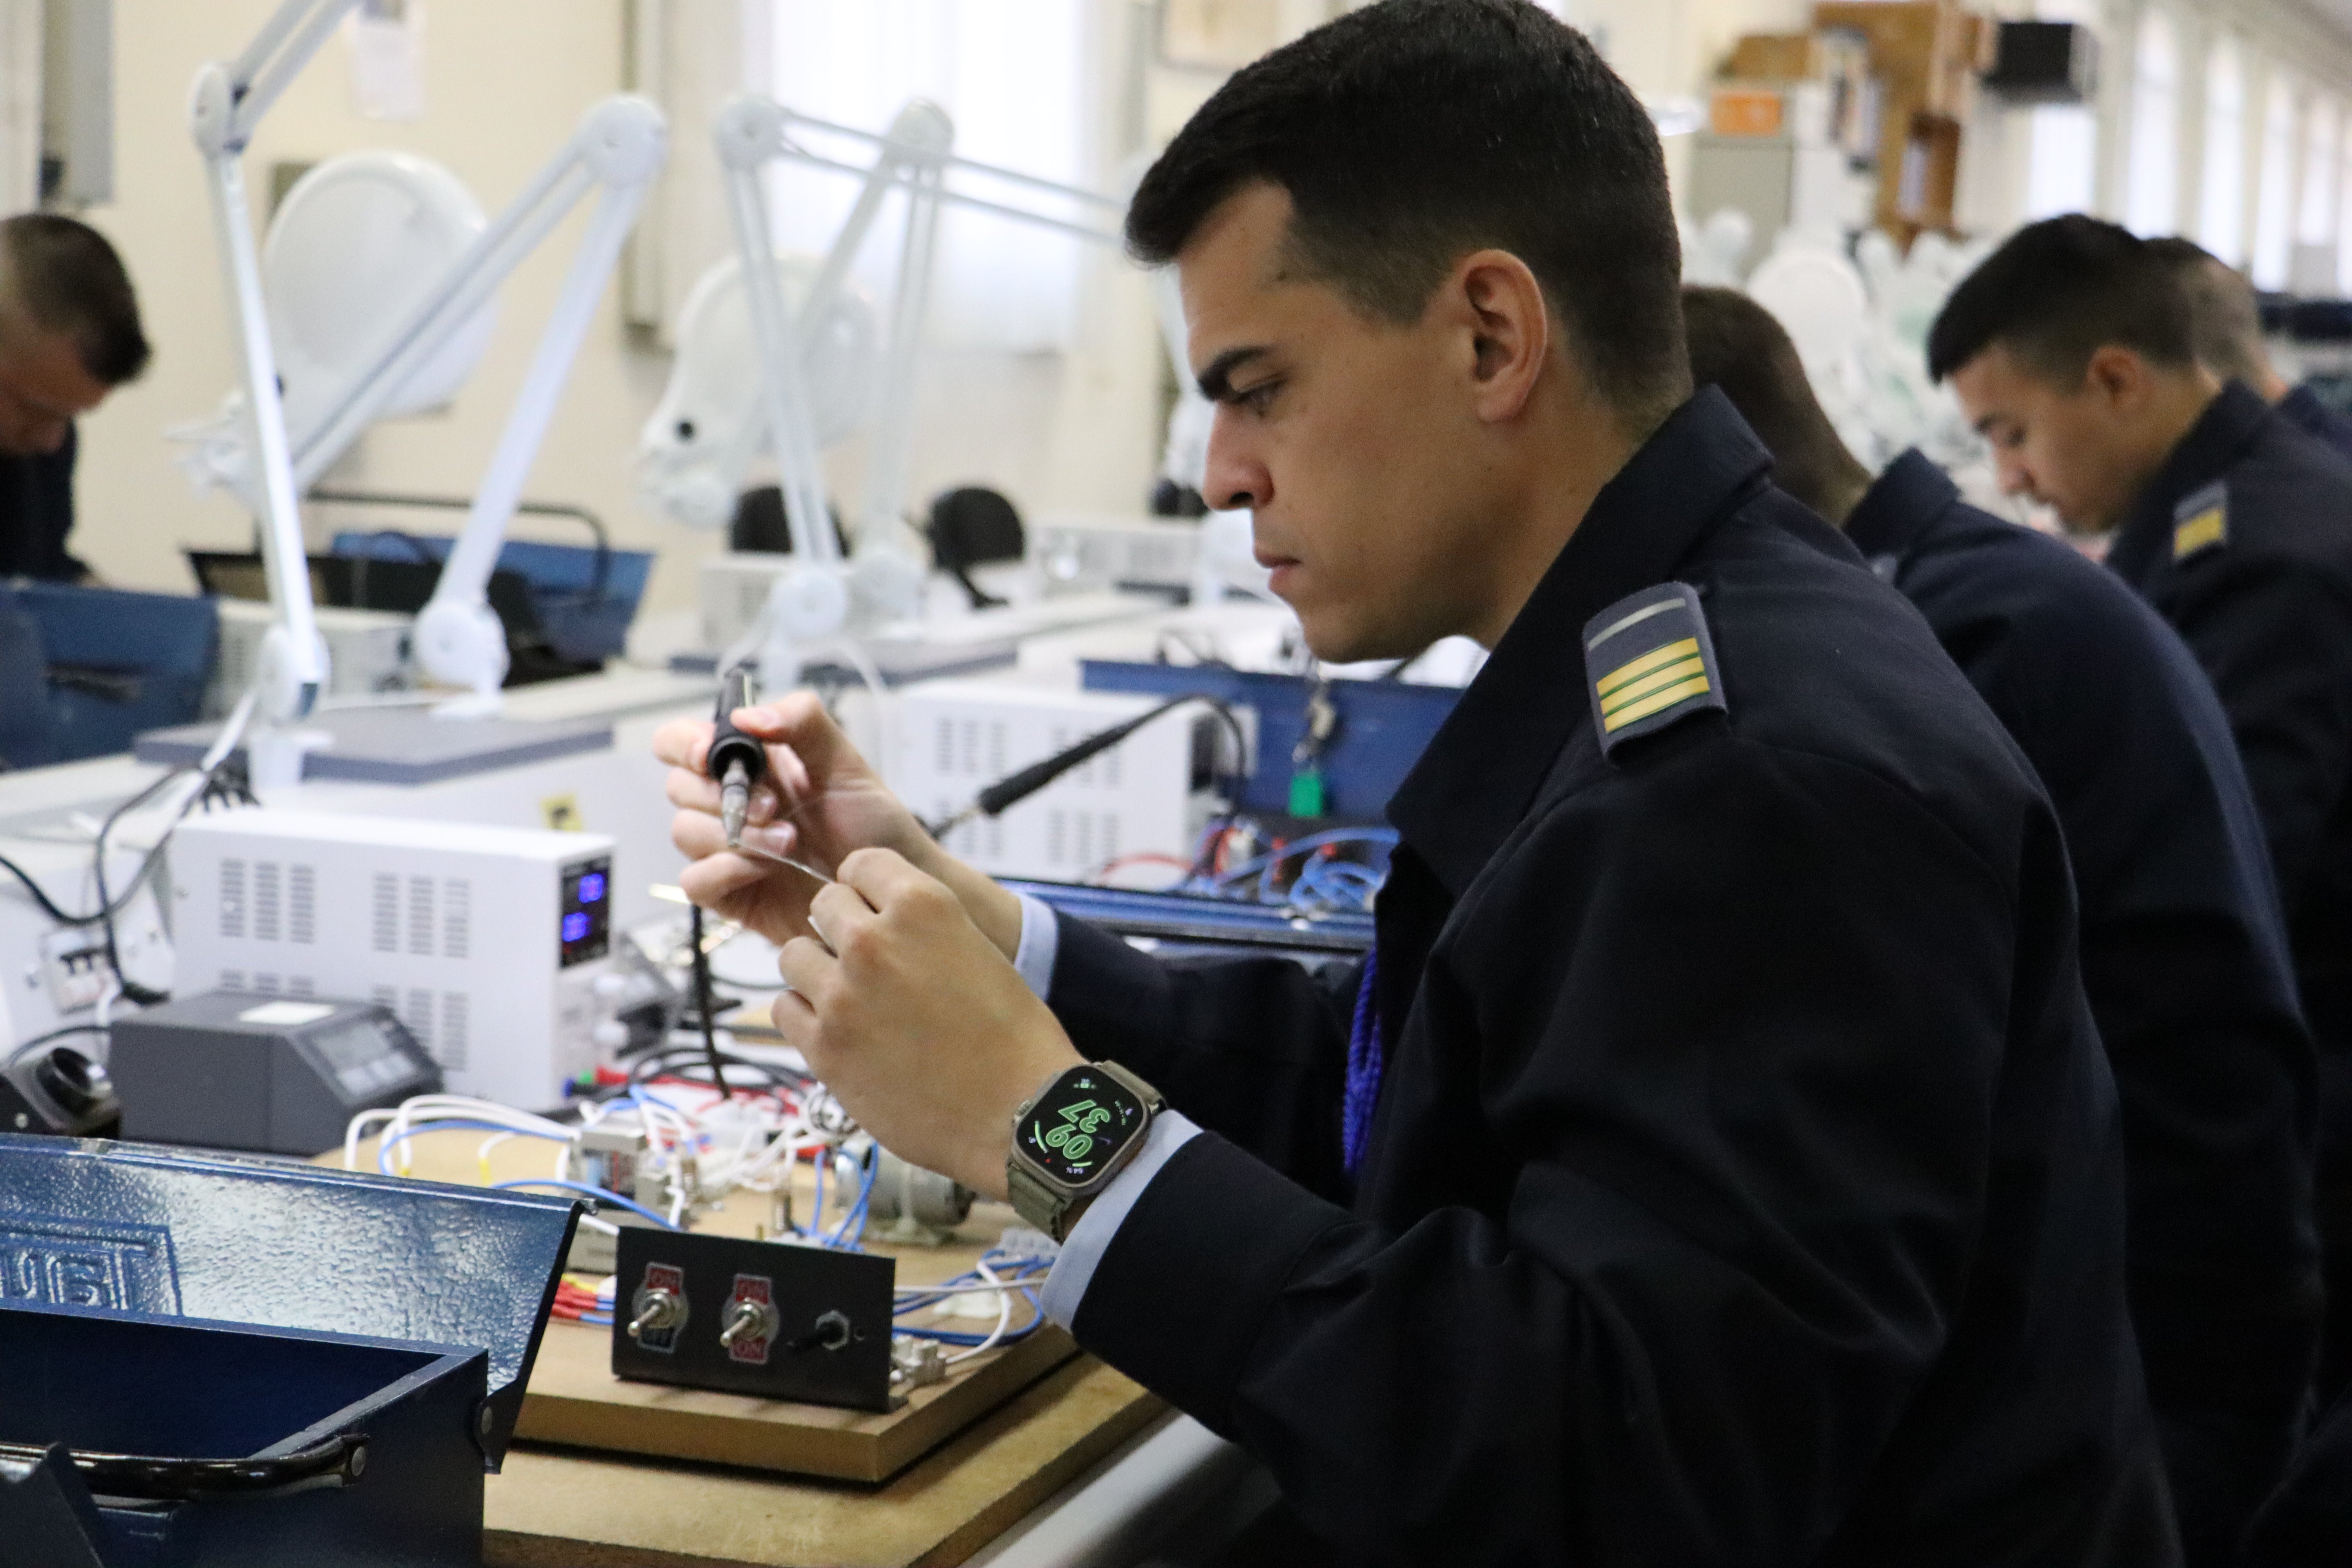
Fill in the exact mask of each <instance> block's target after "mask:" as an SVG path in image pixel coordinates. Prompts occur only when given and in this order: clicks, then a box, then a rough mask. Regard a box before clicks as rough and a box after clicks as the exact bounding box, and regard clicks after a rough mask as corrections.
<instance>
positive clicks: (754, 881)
mask: <svg viewBox="0 0 2352 1568" xmlns="http://www.w3.org/2000/svg"><path fill="white" fill-rule="evenodd" d="M772 870H773V868H772V867H770V866H768V865H766V864H764V863H762V862H761V861H758V860H753V859H751V858H747V857H745V856H741V855H738V854H735V853H734V852H733V851H731V850H729V849H726V848H724V847H722V848H720V849H719V850H717V851H716V852H714V853H712V854H710V855H708V856H705V857H704V858H701V859H698V860H697V861H695V862H694V864H693V865H691V866H688V867H687V868H685V869H684V870H682V871H680V872H678V874H677V886H678V890H679V891H681V892H683V893H684V894H685V895H686V896H687V897H688V898H689V899H691V900H694V901H695V902H696V903H698V904H700V905H701V906H702V907H703V908H704V909H706V910H707V909H711V908H713V907H715V906H717V905H719V904H722V903H724V902H726V901H727V900H730V899H731V898H733V897H734V896H735V895H736V894H738V893H740V892H743V891H744V890H745V889H750V888H753V887H757V886H758V885H759V884H760V883H761V882H764V881H766V880H767V879H768V878H769V876H770V875H771V874H772Z"/></svg>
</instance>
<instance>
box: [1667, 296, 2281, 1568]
mask: <svg viewBox="0 0 2352 1568" xmlns="http://www.w3.org/2000/svg"><path fill="white" fill-rule="evenodd" d="M1683 312H1684V320H1685V323H1686V326H1687V329H1688V333H1689V340H1690V356H1691V378H1692V380H1693V381H1694V382H1696V383H1697V384H1700V385H1706V384H1714V385H1716V386H1717V387H1719V388H1720V389H1721V390H1722V391H1723V393H1724V395H1726V396H1727V397H1729V398H1730V399H1731V402H1732V405H1733V406H1734V407H1736V408H1738V410H1739V412H1740V414H1741V416H1744V417H1745V418H1746V419H1747V421H1748V424H1749V425H1750V426H1753V427H1754V428H1755V430H1756V433H1757V435H1758V436H1759V437H1761V438H1762V439H1763V441H1764V444H1765V445H1766V446H1767V447H1769V448H1771V451H1772V461H1773V476H1774V479H1776V480H1777V482H1778V483H1779V484H1780V487H1781V488H1782V489H1786V490H1788V491H1789V493H1790V494H1791V495H1793V496H1795V497H1796V498H1797V499H1798V500H1801V501H1803V502H1804V503H1805V504H1807V505H1808V506H1810V507H1811V508H1812V509H1813V510H1815V511H1818V512H1820V513H1821V514H1822V516H1823V517H1825V518H1827V519H1828V520H1829V521H1831V522H1833V523H1835V524H1837V525H1839V526H1840V527H1841V528H1843V530H1844V531H1845V535H1846V538H1847V539H1848V540H1849V541H1851V542H1853V545H1854V547H1855V548H1856V549H1858V550H1860V551H1861V552H1863V556H1864V560H1865V561H1867V562H1868V563H1869V564H1870V567H1871V569H1872V570H1873V571H1874V572H1875V573H1876V574H1878V575H1879V576H1880V577H1882V578H1884V579H1885V581H1887V582H1890V583H1892V584H1895V587H1896V588H1897V589H1899V590H1901V592H1902V593H1903V595H1904V596H1905V597H1906V598H1908V599H1909V600H1910V601H1911V602H1912V603H1913V604H1914V605H1917V606H1918V608H1919V611H1920V613H1921V614H1922V615H1924V616H1926V617H1927V625H1928V626H1930V627H1931V628H1933V630H1934V631H1935V633H1936V637H1937V641H1939V642H1941V643H1942V644H1943V645H1944V647H1945V650H1946V651H1947V652H1948V653H1950V654H1951V656H1952V657H1953V658H1954V659H1955V660H1956V661H1957V662H1958V664H1959V666H1960V668H1961V671H1962V672H1963V673H1964V674H1966V675H1967V676H1968V678H1969V683H1970V684H1971V685H1973V686H1975V688H1976V689H1977V690H1978V692H1979V694H1981V695H1982V696H1983V698H1984V700H1985V701H1986V702H1987V703H1988V704H1989V705H1990V707H1991V709H1992V710H1993V712H1994V714H1995V715H1996V716H1998V717H1999V718H2000V721H2001V723H2002V725H2003V726H2004V727H2005V728H2007V730H2008V731H2009V732H2010V734H2011V735H2012V736H2013V737H2015V739H2016V741H2017V743H2018V746H2019V748H2020V749H2021V750H2022V751H2023V752H2025V755H2026V760H2027V761H2029V762H2031V763H2032V764H2033V767H2034V771H2035V772H2036V773H2039V774H2040V775H2041V777H2042V784H2043V786H2044V787H2045V788H2046V789H2048V791H2049V792H2050V798H2051V801H2052V804H2053V805H2056V806H2057V808H2058V818H2059V821H2060V822H2061V823H2062V824H2063V826H2064V827H2065V830H2066V845H2067V850H2068V854H2069V856H2070V858H2072V860H2073V863H2074V886H2075V890H2076V895H2077V897H2078V898H2079V899H2080V900H2081V905H2082V908H2081V911H2080V917H2081V921H2082V949H2083V985H2084V991H2085V992H2086V993H2087V994H2088V995H2089V998H2090V1004H2091V1012H2092V1015H2093V1016H2094V1017H2095V1018H2096V1019H2097V1021H2098V1025H2099V1034H2100V1037H2101V1039H2102V1041H2103V1042H2104V1043H2105V1047H2106V1050H2107V1060H2108V1062H2109V1064H2110V1065H2111V1066H2112V1067H2113V1068H2114V1069H2115V1075H2116V1089H2117V1094H2118V1098H2119V1099H2120V1100H2121V1102H2122V1106H2123V1130H2124V1172H2125V1176H2126V1189H2127V1192H2128V1194H2129V1201H2128V1203H2127V1204H2126V1209H2127V1212H2128V1215H2129V1225H2130V1229H2129V1231H2128V1234H2127V1242H2126V1251H2125V1257H2126V1268H2127V1270H2128V1280H2129V1286H2128V1290H2129V1296H2130V1300H2131V1312H2132V1321H2133V1326H2134V1328H2135V1330H2136V1331H2137V1335H2138V1338H2139V1348H2140V1360H2141V1363H2142V1365H2143V1366H2144V1367H2145V1368H2146V1369H2147V1384H2148V1398H2149V1403H2150V1404H2151V1405H2154V1407H2155V1410H2156V1416H2157V1425H2158V1433H2159V1436H2161V1438H2162V1440H2163V1443H2164V1450H2165V1466H2166V1470H2167V1473H2168V1475H2169V1477H2170V1479H2171V1481H2172V1497H2173V1503H2174V1507H2175V1510H2176V1512H2177V1513H2178V1515H2179V1521H2180V1532H2181V1540H2182V1543H2183V1546H2184V1548H2185V1552H2186V1556H2187V1559H2188V1561H2189V1563H2190V1564H2192V1565H2200V1564H2210V1565H2212V1568H2221V1565H2223V1564H2229V1563H2235V1562H2236V1561H2237V1558H2238V1545H2239V1542H2240V1539H2241V1538H2242V1535H2243V1534H2244V1531H2245V1528H2246V1525H2247V1522H2248V1521H2249V1520H2251V1519H2252V1515H2253V1512H2254V1510H2255V1509H2256V1508H2258V1507H2259V1506H2260V1505H2261V1503H2262V1501H2263V1499H2264V1498H2265V1497H2267V1496H2268V1495H2269V1493H2270V1492H2271V1490H2272V1489H2273V1488H2274V1487H2275V1486H2277V1485H2278V1483H2279V1481H2280V1480H2281V1479H2282V1478H2283V1477H2284V1474H2285V1470H2286V1465H2287V1461H2288V1458H2289V1456H2290V1455H2291V1454H2292V1453H2293V1451H2294V1443H2295V1438H2296V1436H2297V1434H2298V1433H2299V1432H2300V1431H2301V1429H2302V1425H2303V1419H2304V1408H2305V1400H2306V1398H2307V1396H2308V1394H2309V1391H2310V1386H2311V1373H2312V1363H2313V1358H2314V1355H2315V1352H2316V1350H2317V1348H2318V1341H2319V1313H2320V1292H2319V1251H2318V1246H2317V1243H2316V1241H2315V1237H2314V1236H2313V1234H2312V1223H2311V1137H2312V1134H2311V1122H2312V1107H2313V1097H2314V1092H2315V1090H2314V1087H2313V1073H2314V1066H2313V1060H2312V1047H2311V1039H2310V1036H2309V1034H2308V1033H2307V1032H2306V1031H2305V1027H2304V1022H2303V1016H2302V1013H2301V1011H2300V1009H2299V1008H2298V1007H2297V1005H2296V1002H2295V993H2294V970H2293V967H2292V962H2291V959H2290V956H2289V952H2288V949H2287V942H2286V931H2285V925H2284V921H2283V920H2282V919H2281V917H2280V914H2279V909H2278V900H2277V896H2276V893H2275V891H2274V890H2273V887H2272V882H2271V868H2270V852H2269V849H2268V847H2266V846H2265V844H2264V843H2263V832H2262V822H2261V819H2260V818H2259V817H2258V816H2256V814H2255V811H2254V804H2253V797H2252V794H2251V792H2250V791H2249V790H2248V788H2247V785H2246V778H2245V771H2244V769H2243V768H2242V767H2241V766H2240V764H2239V761H2238V753H2237V747H2236V744H2235V742H2233V741H2232V740H2231V735H2230V725H2229V720H2228V717H2227V716H2226V715H2225V714H2224V713H2223V712H2222V710H2221V703H2220V701H2219V700H2216V698H2215V697H2214V695H2213V689H2212V687H2211V685H2210V682H2208V681H2207V679H2205V673H2204V671H2203V670H2202V669H2200V668H2198V665H2197V661H2196V658H2195V657H2194V656H2193V655H2192V654H2191V653H2190V652H2189V649H2188V647H2185V646H2184V645H2183V644H2182V643H2181V640H2180V638H2179V636H2177V635H2176V634H2175V633H2174V632H2173V630H2172V628H2171V627H2169V626H2167V625H2166V624H2165V623H2164V621H2163V620H2162V619H2161V618H2160V617H2158V615H2157V614H2156V612H2155V611H2154V610H2152V609H2150V608H2149V607H2148V606H2147V605H2146V604H2144V603H2143V602H2141V600H2140V599H2139V598H2138V597H2137V595H2135V594H2133V592H2132V591H2131V589H2130V588H2128V587H2127V586H2126V585H2125V584H2123V583H2122V582H2120V581H2119V580H2117V579H2116V576H2115V575H2114V574H2111V573H2108V572H2106V571H2104V570H2102V569H2101V568H2100V567H2098V566H2096V565H2095V564H2093V563H2091V562H2089V561H2087V560H2085V559H2084V557H2083V556H2082V555H2081V554H2080V553H2079V552H2076V551H2074V550H2072V549H2070V548H2068V547H2067V546H2066V545H2064V544H2063V543H2061V542H2058V541H2057V540H2054V539H2051V538H2048V537H2046V536H2044V535H2042V534H2039V533H2036V532H2034V531H2032V530H2030V529H2025V528H2020V527H2018V526H2016V525H2015V524H2012V523H2009V522H2004V521H2001V520H2000V519H1999V518H1996V517H1993V516H1991V515H1990V514H1988V513H1986V512H1983V511H1980V510H1977V509H1976V508H1974V507H1971V506H1969V505H1968V504H1967V503H1965V502H1964V501H1962V500H1960V493H1959V490H1958V487H1957V486H1955V485H1954V484H1953V483H1952V481H1951V479H1949V478H1948V477H1947V476H1946V475H1945V473H1944V471H1943V470H1942V469H1941V468H1937V466H1936V465H1935V464H1934V463H1932V462H1931V461H1929V460H1928V459H1927V458H1926V457H1925V456H1923V455H1921V454H1920V453H1918V452H1916V451H1910V452H1906V453H1904V454H1903V455H1902V456H1901V457H1898V458H1895V461H1894V462H1893V463H1892V464H1890V465H1889V466H1888V468H1886V471H1885V473H1883V474H1881V475H1880V476H1879V477H1878V478H1877V479H1876V480H1875V481H1873V479H1872V478H1871V475H1870V472H1869V470H1868V469H1866V468H1864V467H1863V466H1862V465H1861V464H1860V463H1859V462H1857V461H1855V460H1854V458H1853V455H1852V454H1851V453H1849V452H1848V451H1847V450H1846V448H1845V447H1844V445H1843V443H1842V442H1841V441H1840V440H1839V439H1838V436H1837V432H1836V430H1835V429H1834V428H1833V427H1832V426H1831V424H1830V421H1829V417H1828V416H1827V415H1825V414H1824V413H1823V412H1822V407H1821V405H1820V403H1819V402H1818V401H1816V399H1815V398H1814V395H1813V390H1812V387H1811V385H1810V384H1808V383H1807V381H1806V379H1805V372H1804V367H1803V365H1802V363H1801V362H1800V361H1799V359H1798V357H1797V351H1796V347H1795V345H1794V344H1793V343H1791V342H1790V340H1789V335H1788V333H1787V332H1786V331H1782V330H1781V327H1780V322H1778V321H1775V320H1774V319H1773V318H1772V315H1771V313H1770V312H1769V311H1768V310H1765V309H1764V308H1763V307H1762V306H1761V305H1759V304H1758V303H1757V302H1756V301H1755V300H1750V299H1748V297H1747V296H1746V295H1744V294H1739V293H1735V292H1733V291H1731V290H1729V289H1684V290H1683Z"/></svg>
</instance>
